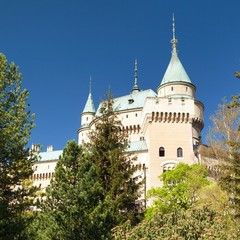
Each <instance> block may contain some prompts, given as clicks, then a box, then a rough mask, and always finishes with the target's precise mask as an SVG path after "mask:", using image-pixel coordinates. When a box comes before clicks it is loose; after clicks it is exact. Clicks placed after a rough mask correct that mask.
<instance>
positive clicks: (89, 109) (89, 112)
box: [81, 79, 96, 128]
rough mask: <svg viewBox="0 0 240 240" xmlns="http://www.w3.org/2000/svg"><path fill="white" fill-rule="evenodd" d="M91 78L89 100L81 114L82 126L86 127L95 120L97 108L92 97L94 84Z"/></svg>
mask: <svg viewBox="0 0 240 240" xmlns="http://www.w3.org/2000/svg"><path fill="white" fill-rule="evenodd" d="M91 82H92V81H91V79H90V88H89V95H88V99H87V102H86V104H85V107H84V109H83V112H82V114H81V128H82V127H86V126H88V125H89V123H91V121H92V120H93V118H94V116H95V113H96V110H95V107H94V103H93V99H92V86H91V85H92V84H91Z"/></svg>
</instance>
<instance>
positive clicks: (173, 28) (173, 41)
mask: <svg viewBox="0 0 240 240" xmlns="http://www.w3.org/2000/svg"><path fill="white" fill-rule="evenodd" d="M172 32H173V37H172V40H171V43H172V49H173V50H172V53H177V43H178V40H177V39H176V36H175V18H174V13H173V17H172Z"/></svg>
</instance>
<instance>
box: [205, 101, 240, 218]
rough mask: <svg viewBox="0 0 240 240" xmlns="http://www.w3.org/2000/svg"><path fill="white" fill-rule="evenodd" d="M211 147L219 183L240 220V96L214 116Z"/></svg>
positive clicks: (235, 215)
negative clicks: (217, 170) (216, 163)
mask: <svg viewBox="0 0 240 240" xmlns="http://www.w3.org/2000/svg"><path fill="white" fill-rule="evenodd" d="M211 119H212V121H213V127H212V128H211V131H210V133H209V140H210V144H211V147H212V149H213V151H214V153H215V156H216V158H217V160H218V165H219V169H220V171H219V174H218V181H219V183H220V185H221V187H222V189H224V190H225V191H226V192H227V193H228V196H229V200H230V202H231V204H230V206H231V208H232V210H231V212H232V214H233V217H234V218H235V220H237V219H238V220H240V130H239V126H240V104H239V96H236V97H235V98H233V100H232V102H230V103H227V102H226V101H224V102H223V104H220V105H219V107H218V110H217V111H216V113H215V115H213V116H212V118H211Z"/></svg>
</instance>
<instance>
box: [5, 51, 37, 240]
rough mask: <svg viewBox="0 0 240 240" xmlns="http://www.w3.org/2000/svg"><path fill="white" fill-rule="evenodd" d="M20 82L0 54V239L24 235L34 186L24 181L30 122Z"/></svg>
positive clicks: (28, 161) (29, 165)
mask: <svg viewBox="0 0 240 240" xmlns="http://www.w3.org/2000/svg"><path fill="white" fill-rule="evenodd" d="M21 84H22V76H21V74H20V73H19V70H18V67H17V66H15V64H14V63H11V64H9V63H8V62H7V59H6V57H5V56H4V55H3V54H0V239H11V240H12V239H24V236H23V235H24V234H23V232H24V229H25V227H26V225H27V223H28V221H27V220H29V218H27V217H26V216H27V211H28V210H29V209H30V207H31V206H32V205H33V198H32V197H33V196H34V192H35V190H36V189H35V188H34V187H29V185H28V184H26V180H27V179H28V178H29V177H30V176H31V174H32V172H33V170H32V163H33V161H34V160H35V158H34V157H33V156H29V151H28V149H27V148H26V145H27V143H28V140H29V138H30V133H31V130H32V128H33V127H34V123H33V116H32V115H31V114H30V111H29V110H28V107H29V105H28V104H27V99H28V91H27V90H26V89H25V90H22V89H21Z"/></svg>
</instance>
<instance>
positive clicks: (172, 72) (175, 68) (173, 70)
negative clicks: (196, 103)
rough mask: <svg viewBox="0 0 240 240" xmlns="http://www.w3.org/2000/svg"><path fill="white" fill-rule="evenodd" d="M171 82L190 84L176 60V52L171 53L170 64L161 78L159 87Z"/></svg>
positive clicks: (178, 61) (180, 64)
mask: <svg viewBox="0 0 240 240" xmlns="http://www.w3.org/2000/svg"><path fill="white" fill-rule="evenodd" d="M171 82H187V83H191V80H190V78H189V77H188V75H187V73H186V71H185V69H184V67H183V65H182V63H181V61H180V60H179V58H178V54H177V52H176V51H173V52H172V57H171V60H170V63H169V65H168V67H167V70H166V72H165V74H164V76H163V79H162V82H161V85H163V84H165V83H171Z"/></svg>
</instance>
